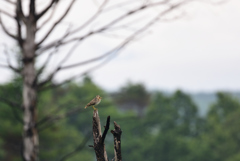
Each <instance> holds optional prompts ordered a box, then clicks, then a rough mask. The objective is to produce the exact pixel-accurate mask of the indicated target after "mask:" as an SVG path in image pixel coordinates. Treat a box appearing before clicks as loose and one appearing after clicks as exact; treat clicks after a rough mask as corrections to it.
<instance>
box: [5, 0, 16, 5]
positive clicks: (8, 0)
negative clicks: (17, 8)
mask: <svg viewBox="0 0 240 161" xmlns="http://www.w3.org/2000/svg"><path fill="white" fill-rule="evenodd" d="M4 1H6V2H8V3H10V4H13V5H16V3H15V2H13V1H10V0H4Z"/></svg>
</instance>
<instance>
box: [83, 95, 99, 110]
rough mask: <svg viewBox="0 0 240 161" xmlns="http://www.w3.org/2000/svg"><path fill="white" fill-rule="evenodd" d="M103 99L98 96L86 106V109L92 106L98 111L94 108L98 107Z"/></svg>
mask: <svg viewBox="0 0 240 161" xmlns="http://www.w3.org/2000/svg"><path fill="white" fill-rule="evenodd" d="M101 99H102V97H100V96H99V95H97V96H96V97H95V98H94V99H92V101H90V102H89V103H88V104H87V105H86V106H85V109H86V108H87V107H89V106H92V107H93V109H94V110H96V108H95V107H94V106H96V105H98V104H99V103H100V102H101Z"/></svg>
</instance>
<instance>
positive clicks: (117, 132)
mask: <svg viewBox="0 0 240 161" xmlns="http://www.w3.org/2000/svg"><path fill="white" fill-rule="evenodd" d="M111 133H112V134H113V138H114V154H115V161H122V154H121V135H122V130H121V128H120V126H119V125H118V124H117V123H116V122H115V121H114V130H111Z"/></svg>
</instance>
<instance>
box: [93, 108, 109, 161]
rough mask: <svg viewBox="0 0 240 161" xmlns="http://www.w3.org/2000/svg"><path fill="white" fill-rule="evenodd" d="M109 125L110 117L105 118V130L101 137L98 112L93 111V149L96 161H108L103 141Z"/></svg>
mask: <svg viewBox="0 0 240 161" xmlns="http://www.w3.org/2000/svg"><path fill="white" fill-rule="evenodd" d="M109 124H110V116H108V118H107V122H106V126H105V130H104V132H103V135H102V132H101V123H100V118H99V115H98V110H94V111H93V142H94V145H93V148H94V150H95V154H96V158H97V161H108V157H107V152H106V149H105V144H104V140H105V137H106V134H107V132H108V129H109Z"/></svg>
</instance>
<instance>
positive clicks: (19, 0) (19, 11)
mask: <svg viewBox="0 0 240 161" xmlns="http://www.w3.org/2000/svg"><path fill="white" fill-rule="evenodd" d="M16 16H18V17H19V18H20V20H22V21H23V22H24V23H25V24H26V22H27V18H26V17H25V16H24V14H23V10H22V0H17V6H16Z"/></svg>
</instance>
